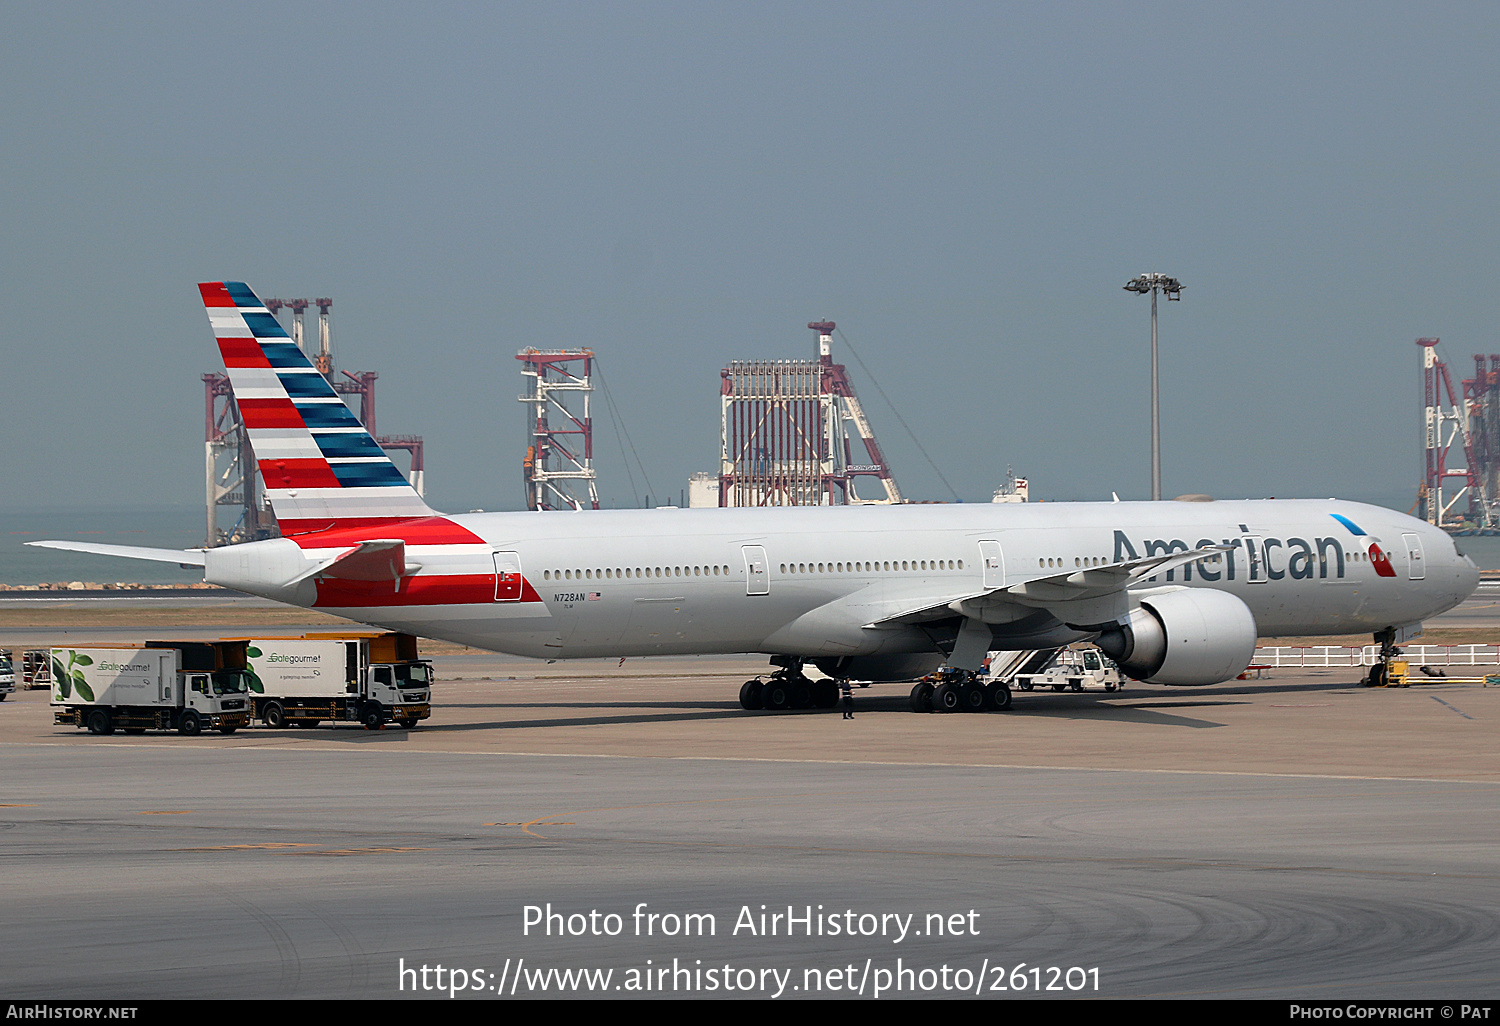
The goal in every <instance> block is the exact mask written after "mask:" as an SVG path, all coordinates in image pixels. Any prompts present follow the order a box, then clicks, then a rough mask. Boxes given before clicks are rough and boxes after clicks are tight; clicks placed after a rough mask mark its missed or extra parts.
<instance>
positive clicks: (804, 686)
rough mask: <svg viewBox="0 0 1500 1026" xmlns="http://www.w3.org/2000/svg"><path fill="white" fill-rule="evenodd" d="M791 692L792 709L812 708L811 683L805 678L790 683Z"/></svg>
mask: <svg viewBox="0 0 1500 1026" xmlns="http://www.w3.org/2000/svg"><path fill="white" fill-rule="evenodd" d="M791 692H792V708H793V709H811V708H812V707H813V689H812V681H810V680H808V679H807V678H806V677H803V678H802V679H800V680H794V681H792V685H791Z"/></svg>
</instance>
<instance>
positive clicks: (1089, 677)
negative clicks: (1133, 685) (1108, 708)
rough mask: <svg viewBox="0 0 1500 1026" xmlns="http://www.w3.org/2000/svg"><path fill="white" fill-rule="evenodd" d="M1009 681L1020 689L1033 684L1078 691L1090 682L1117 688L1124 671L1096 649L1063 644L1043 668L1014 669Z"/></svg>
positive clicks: (1034, 686) (1122, 682) (1107, 689)
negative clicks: (1062, 647)
mask: <svg viewBox="0 0 1500 1026" xmlns="http://www.w3.org/2000/svg"><path fill="white" fill-rule="evenodd" d="M1013 682H1014V683H1015V686H1016V687H1017V688H1018V689H1019V690H1021V691H1031V690H1032V689H1034V688H1051V689H1052V690H1053V691H1066V690H1068V689H1069V688H1071V689H1072V690H1074V691H1082V690H1083V689H1084V688H1085V687H1088V686H1090V685H1100V686H1103V688H1104V690H1105V691H1119V690H1123V689H1124V687H1125V675H1124V674H1122V673H1121V672H1120V670H1119V668H1118V667H1117V666H1115V664H1114V663H1113V662H1111V661H1110V660H1109V659H1108V658H1107V657H1106V656H1104V655H1103V653H1101V652H1100V651H1099V650H1098V649H1094V648H1083V649H1072V648H1065V649H1063V650H1061V651H1060V652H1058V653H1057V656H1056V658H1054V659H1053V660H1052V662H1050V663H1049V664H1047V666H1046V667H1044V668H1043V669H1041V670H1039V671H1036V672H1032V673H1018V674H1016V675H1015V677H1014V678H1013Z"/></svg>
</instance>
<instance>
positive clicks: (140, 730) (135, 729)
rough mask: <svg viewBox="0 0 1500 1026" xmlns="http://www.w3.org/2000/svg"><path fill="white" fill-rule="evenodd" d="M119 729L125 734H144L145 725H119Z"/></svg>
mask: <svg viewBox="0 0 1500 1026" xmlns="http://www.w3.org/2000/svg"><path fill="white" fill-rule="evenodd" d="M120 729H121V730H123V731H125V733H127V734H144V733H145V732H146V728H145V727H121V728H120Z"/></svg>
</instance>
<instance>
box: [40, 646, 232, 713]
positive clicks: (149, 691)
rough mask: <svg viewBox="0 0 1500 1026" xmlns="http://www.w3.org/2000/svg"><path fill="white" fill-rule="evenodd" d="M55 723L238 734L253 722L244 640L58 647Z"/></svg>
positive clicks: (52, 659)
mask: <svg viewBox="0 0 1500 1026" xmlns="http://www.w3.org/2000/svg"><path fill="white" fill-rule="evenodd" d="M49 662H50V663H51V667H50V668H51V671H52V710H53V721H54V722H55V723H58V724H71V725H72V726H75V727H87V728H88V730H89V732H90V733H92V734H113V733H114V732H115V730H116V728H118V729H121V730H123V731H124V732H125V733H127V734H142V733H144V732H146V731H147V730H153V729H154V730H176V731H177V732H178V733H180V734H187V735H194V734H200V733H202V732H203V731H204V730H217V731H218V732H219V733H221V734H233V733H234V732H235V731H236V730H237V729H239V728H240V727H243V726H247V725H248V724H249V723H250V708H249V706H250V703H249V699H248V698H247V697H246V689H247V686H248V679H247V675H246V673H245V643H244V642H242V641H241V642H225V641H211V642H201V641H200V642H161V641H148V642H146V645H145V647H144V648H124V647H120V648H98V647H88V648H54V649H52V650H51V653H50V656H49Z"/></svg>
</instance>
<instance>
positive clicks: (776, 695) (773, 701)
mask: <svg viewBox="0 0 1500 1026" xmlns="http://www.w3.org/2000/svg"><path fill="white" fill-rule="evenodd" d="M761 704H762V706H763V707H764V708H766V709H770V710H771V711H772V712H781V711H782V710H783V709H790V708H791V707H792V689H791V688H790V687H788V686H787V683H786V681H784V680H770V681H767V682H766V685H765V687H763V688H762V689H761Z"/></svg>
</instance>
